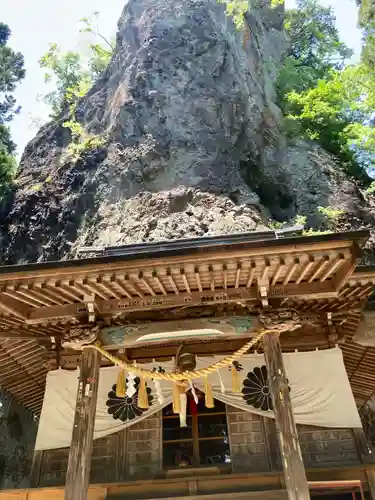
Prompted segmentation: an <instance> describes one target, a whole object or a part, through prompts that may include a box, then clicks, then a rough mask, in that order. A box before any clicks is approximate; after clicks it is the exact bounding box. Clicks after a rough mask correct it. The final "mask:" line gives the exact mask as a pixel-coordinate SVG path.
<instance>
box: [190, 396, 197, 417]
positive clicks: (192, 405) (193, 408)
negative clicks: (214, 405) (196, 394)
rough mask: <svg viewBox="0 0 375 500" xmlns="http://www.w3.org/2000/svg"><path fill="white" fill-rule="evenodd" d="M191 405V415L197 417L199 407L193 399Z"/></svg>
mask: <svg viewBox="0 0 375 500" xmlns="http://www.w3.org/2000/svg"><path fill="white" fill-rule="evenodd" d="M189 405H190V413H191V415H197V414H198V405H197V403H196V402H195V400H194V399H192V398H189Z"/></svg>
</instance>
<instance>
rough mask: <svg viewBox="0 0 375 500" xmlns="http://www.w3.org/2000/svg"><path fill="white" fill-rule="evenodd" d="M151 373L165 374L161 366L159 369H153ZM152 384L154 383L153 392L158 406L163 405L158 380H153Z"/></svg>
mask: <svg viewBox="0 0 375 500" xmlns="http://www.w3.org/2000/svg"><path fill="white" fill-rule="evenodd" d="M154 361H155V360H154ZM152 371H153V372H155V373H165V370H164V368H162V367H161V366H159V368H156V367H155V368H154V369H153V370H152ZM153 382H154V387H155V392H156V395H157V398H158V402H159V404H160V405H162V404H164V396H163V393H162V391H161V384H160V380H156V379H153Z"/></svg>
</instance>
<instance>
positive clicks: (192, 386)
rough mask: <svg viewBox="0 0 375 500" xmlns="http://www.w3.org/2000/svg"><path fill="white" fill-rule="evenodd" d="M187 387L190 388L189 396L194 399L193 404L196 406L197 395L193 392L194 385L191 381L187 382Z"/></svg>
mask: <svg viewBox="0 0 375 500" xmlns="http://www.w3.org/2000/svg"><path fill="white" fill-rule="evenodd" d="M189 386H190V390H191V394H192V396H193V398H194V401H195V404H196V405H197V404H198V396H197V393H196V391H195V387H194V384H193V382H192V381H191V380H189Z"/></svg>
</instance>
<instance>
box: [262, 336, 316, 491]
mask: <svg viewBox="0 0 375 500" xmlns="http://www.w3.org/2000/svg"><path fill="white" fill-rule="evenodd" d="M262 341H263V349H264V356H265V359H266V365H267V371H268V382H269V389H270V392H271V397H272V402H273V410H274V413H275V421H276V428H277V435H278V440H279V446H280V454H281V462H282V464H283V469H284V476H285V485H286V489H287V492H288V498H289V500H309V499H310V493H309V487H308V484H307V478H306V471H305V467H304V464H303V460H302V454H301V448H300V445H299V439H298V433H297V426H296V423H295V421H294V416H293V411H292V403H291V399H290V394H289V385H288V379H287V376H286V373H285V368H284V362H283V358H282V352H281V345H280V339H279V336H278V335H275V334H271V333H268V334H266V335H264V336H263V339H262Z"/></svg>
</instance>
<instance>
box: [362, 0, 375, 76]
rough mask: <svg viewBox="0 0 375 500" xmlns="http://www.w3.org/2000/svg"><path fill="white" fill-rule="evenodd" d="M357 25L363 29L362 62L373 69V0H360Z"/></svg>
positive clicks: (374, 20) (374, 7)
mask: <svg viewBox="0 0 375 500" xmlns="http://www.w3.org/2000/svg"><path fill="white" fill-rule="evenodd" d="M359 3H360V9H359V16H358V21H359V26H360V27H361V28H362V30H363V49H362V60H363V62H364V63H365V64H366V65H367V66H368V67H369V68H371V69H372V70H373V71H375V0H361V1H360V2H359Z"/></svg>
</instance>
